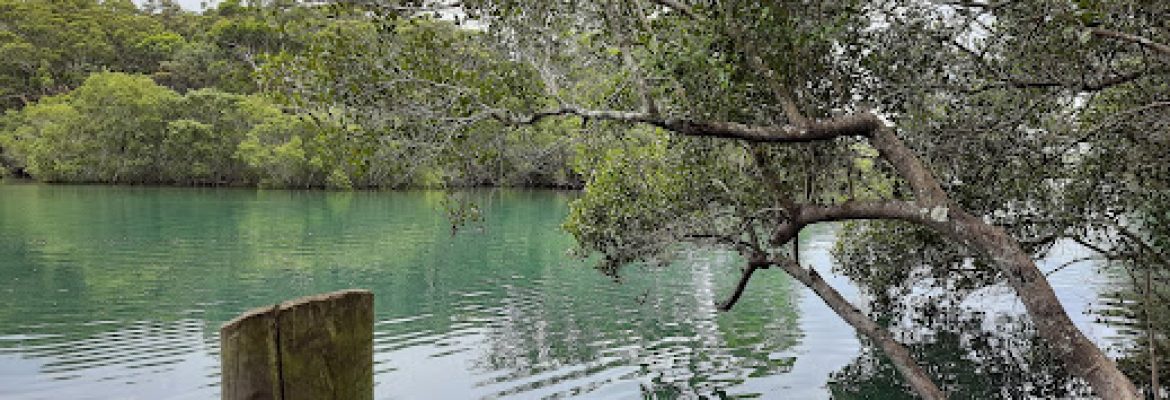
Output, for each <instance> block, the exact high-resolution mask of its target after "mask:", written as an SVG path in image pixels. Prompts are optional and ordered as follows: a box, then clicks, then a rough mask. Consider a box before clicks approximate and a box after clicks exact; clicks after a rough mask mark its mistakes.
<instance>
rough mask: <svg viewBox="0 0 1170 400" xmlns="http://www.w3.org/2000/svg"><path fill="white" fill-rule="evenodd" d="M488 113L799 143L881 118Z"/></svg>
mask: <svg viewBox="0 0 1170 400" xmlns="http://www.w3.org/2000/svg"><path fill="white" fill-rule="evenodd" d="M488 116H490V117H492V118H495V119H497V120H499V121H501V122H503V123H506V124H512V125H531V124H535V123H537V122H540V121H541V120H543V119H545V118H550V117H558V116H578V117H583V118H589V119H596V120H608V121H618V122H630V123H641V124H647V125H653V126H656V127H659V128H662V129H665V130H668V131H671V132H675V133H678V134H682V135H686V136H696V137H715V138H724V139H738V140H743V141H748V142H758V143H803V142H816V141H826V140H832V139H835V138H838V137H843V136H862V137H868V136H871V135H873V134H874V132H875V131H877V130H878V129H880V128H881V127H882V122H881V120H880V119H879V118H878V117H877V116H876V115H874V114H872V113H860V114H854V115H849V116H844V117H838V118H832V119H827V120H820V121H815V122H810V123H809V124H808V126H804V127H797V126H793V125H779V126H761V125H747V124H741V123H738V122H724V121H696V120H690V119H685V118H672V117H665V118H664V117H660V116H657V115H652V114H648V113H645V112H633V111H614V110H587V109H583V108H579V107H574V106H563V107H561V108H558V109H554V110H546V111H541V112H537V113H534V114H531V115H528V116H514V115H511V114H509V113H506V112H502V111H498V110H493V111H490V112H489V114H488Z"/></svg>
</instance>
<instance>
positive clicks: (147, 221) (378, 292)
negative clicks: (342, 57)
mask: <svg viewBox="0 0 1170 400" xmlns="http://www.w3.org/2000/svg"><path fill="white" fill-rule="evenodd" d="M573 196H574V194H572V193H559V192H536V191H494V192H483V193H481V194H479V195H478V201H479V204H480V207H481V208H482V209H483V211H484V216H485V221H484V222H483V223H482V224H480V225H476V226H473V227H472V228H470V229H468V230H465V231H464V232H461V233H460V234H458V235H456V236H452V235H451V231H450V227H449V226H448V225H447V221H446V219H445V218H444V217H443V216H442V214H441V213H440V212H439V211H438V210H440V209H441V207H442V204H441V201H442V196H441V195H440V194H439V193H433V192H382V193H329V192H289V191H255V190H223V189H170V188H133V187H105V186H46V185H33V184H0V304H2V305H3V306H2V307H0V398H3V399H212V398H218V396H219V388H218V380H219V376H218V373H219V372H218V369H219V365H218V357H219V356H218V337H217V333H218V328H219V326H220V325H221V324H222V323H223V322H225V321H227V320H229V319H231V318H232V317H234V316H235V315H237V314H238V313H240V312H242V311H245V310H247V309H250V308H253V307H258V306H263V305H268V304H272V303H275V302H279V301H282V300H285V299H289V298H294V297H298V296H302V295H309V294H315V293H320V292H327V291H332V290H338V289H344V288H367V289H370V290H372V291H373V292H374V294H375V298H376V300H375V310H376V314H377V316H376V322H375V327H374V329H375V353H376V354H375V374H376V376H375V381H376V382H377V387H376V397H377V398H378V399H448V398H449V399H464V398H546V397H562V396H573V395H577V396H582V397H586V398H622V399H625V398H638V397H642V396H643V395H645V394H653V395H659V397H675V395H683V397H692V395H701V396H707V397H723V396H724V395H748V396H753V395H754V396H763V397H766V398H798V399H805V398H828V397H829V390H828V389H827V384H828V383H829V382H830V380H831V374H832V373H833V372H835V371H837V370H839V369H841V368H842V367H843V366H845V365H847V364H849V363H850V362H852V361H853V360H854V359H855V358H856V357H857V355H858V354H859V347H860V345H859V343H858V340H857V338H856V336H855V335H854V334H853V332H852V331H851V330H850V329H849V327H848V326H847V325H845V324H844V323H843V322H841V321H840V320H839V319H838V318H837V317H836V316H835V315H833V314H832V312H831V311H829V310H828V308H827V307H825V306H824V305H823V304H822V303H821V302H820V300H819V299H817V298H816V297H814V296H812V295H810V294H809V293H807V292H806V291H805V290H804V289H802V288H800V287H799V286H796V285H794V284H793V283H792V282H791V281H789V280H788V279H787V277H786V276H784V275H782V273H781V272H780V271H776V270H767V271H765V272H766V273H763V274H758V276H757V277H756V278H755V279H753V281H752V283H751V287H750V288H749V289H748V292H747V295H746V296H745V298H744V299H743V300H742V301H741V302H740V304H739V305H737V307H736V310H735V311H733V312H731V313H717V312H716V311H715V310H714V307H713V304H714V303H715V302H716V300H719V299H722V297H723V296H724V295H725V294H726V293H728V290H729V289H730V287H731V286H732V285H733V284H734V280H735V278H736V277H737V276H736V273H735V270H734V269H735V268H736V265H738V263H737V261H736V259H735V258H734V257H733V256H732V255H731V254H728V253H722V252H713V251H699V250H695V251H691V252H688V253H686V254H684V255H683V256H682V257H681V258H680V260H679V261H678V262H675V263H674V264H672V265H670V266H669V267H664V268H646V267H633V268H628V269H626V270H625V271H624V273H623V277H622V279H621V280H620V281H616V282H615V281H614V280H613V279H610V278H607V277H605V276H603V275H602V274H600V273H598V272H596V271H595V270H593V269H591V268H589V264H588V263H587V262H585V261H580V260H574V259H572V258H569V257H566V254H565V253H566V251H567V250H568V249H570V248H571V246H572V239H571V238H570V237H568V236H567V235H566V234H564V233H562V232H561V231H560V230H559V228H558V226H559V224H560V223H561V221H562V220H563V218H564V215H565V214H566V212H567V204H568V201H570V200H571V199H572V198H573ZM832 240H833V231H832V229H831V228H817V229H813V230H811V231H810V232H808V235H807V236H806V237H803V238H802V248H803V249H806V251H805V252H804V254H803V257H805V258H804V260H803V261H804V262H805V263H807V264H811V265H814V266H815V267H816V268H818V269H819V270H821V271H822V273H824V274H828V273H829V269H830V268H831V266H832V265H831V263H832V260H831V258H830V257H829V255H828V251H829V249H830V247H831V245H832ZM1065 253H1068V254H1064V255H1060V253H1059V252H1058V258H1059V257H1065V258H1072V257H1073V254H1072V253H1076V251H1075V250H1072V251H1069V252H1065ZM1054 262H1057V263H1059V260H1057V261H1054ZM1068 271H1072V272H1061V274H1058V275H1055V276H1054V285H1055V286H1057V288H1058V291H1060V292H1061V295H1062V299H1063V300H1065V302H1066V305H1067V306H1068V307H1070V313H1072V314H1073V316H1074V318H1075V319H1077V320H1078V322H1079V323H1080V324H1081V325H1082V327H1083V328H1085V329H1086V330H1088V331H1089V333H1090V335H1091V336H1093V337H1095V338H1097V339H1098V340H1107V339H1108V338H1109V337H1110V336H1111V335H1112V334H1113V333H1112V331H1111V330H1110V329H1109V328H1108V327H1105V326H1103V325H1098V324H1094V323H1093V322H1092V318H1091V317H1089V316H1086V315H1085V312H1086V311H1087V310H1088V306H1089V304H1090V303H1092V301H1093V300H1094V299H1095V294H1096V292H1095V289H1094V287H1095V285H1097V283H1094V282H1098V281H1100V280H1101V279H1104V278H1100V277H1095V276H1093V274H1092V273H1091V272H1088V271H1089V269H1088V268H1081V269H1080V270H1076V268H1073V269H1069V270H1068ZM1078 271H1079V272H1078ZM1062 279H1063V281H1062ZM832 282H833V283H834V285H836V286H838V287H839V288H842V290H843V291H844V292H846V294H847V295H848V296H851V297H854V298H856V296H857V294H856V291H855V290H853V289H850V287H849V285H848V284H847V282H845V281H843V280H841V279H839V278H834V279H833V280H832ZM1062 282H1063V283H1062ZM1086 282H1088V283H1089V284H1087V285H1086ZM1003 297H1010V296H1001V295H998V294H996V293H994V291H992V292H989V293H987V294H986V296H985V300H987V299H990V300H987V301H985V302H984V303H987V304H993V305H996V307H1001V308H1006V309H1009V310H1010V309H1012V308H1013V307H1019V306H1018V304H1016V303H1014V302H1013V301H1011V300H1010V299H1008V300H1003V299H1002V298H1003ZM997 299H998V300H997Z"/></svg>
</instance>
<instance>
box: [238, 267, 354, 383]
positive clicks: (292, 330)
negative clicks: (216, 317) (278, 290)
mask: <svg viewBox="0 0 1170 400" xmlns="http://www.w3.org/2000/svg"><path fill="white" fill-rule="evenodd" d="M220 349H221V351H220V362H221V368H222V372H223V382H222V398H223V400H263V399H281V400H295V399H321V400H325V399H337V400H342V399H345V400H349V399H373V398H374V295H373V293H370V292H369V291H365V290H346V291H340V292H334V293H328V294H322V295H317V296H310V297H304V298H300V299H297V300H293V301H288V302H285V303H281V304H279V305H275V306H271V307H264V308H258V309H255V310H252V311H248V312H246V313H244V314H242V315H240V316H239V317H237V318H236V319H234V320H232V321H231V322H228V323H227V324H224V326H223V327H222V328H221V329H220Z"/></svg>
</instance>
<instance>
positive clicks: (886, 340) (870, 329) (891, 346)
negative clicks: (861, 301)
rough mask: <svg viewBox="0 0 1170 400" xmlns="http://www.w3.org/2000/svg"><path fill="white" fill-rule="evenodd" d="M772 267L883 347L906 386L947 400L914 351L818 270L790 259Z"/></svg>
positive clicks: (773, 262) (926, 397)
mask: <svg viewBox="0 0 1170 400" xmlns="http://www.w3.org/2000/svg"><path fill="white" fill-rule="evenodd" d="M772 264H773V265H778V266H780V267H781V268H783V269H784V272H787V273H788V275H790V276H792V278H793V279H796V280H797V281H799V282H800V283H802V284H804V285H805V286H807V287H808V288H809V289H812V291H813V293H816V295H817V296H818V297H820V298H821V300H824V301H825V304H827V305H828V306H829V308H831V309H832V310H833V312H835V313H837V315H839V316H840V317H841V319H844V320H845V322H847V323H849V325H850V326H852V327H853V329H855V330H857V332H858V333H860V334H862V335H865V337H867V338H869V339H870V340H872V341H873V342H874V343H875V344H877V345H878V346H879V347H881V349H882V351H883V352H884V353H885V354H886V356H888V357H889V358H890V360H891V361H892V362H893V363H894V367H895V368H897V370H898V372H900V373H901V374H902V377H903V378H905V379H906V383H907V384H909V385H910V387H911V388H913V389H914V392H915V393H917V394H918V396H920V397H922V398H923V399H945V398H946V394H945V393H943V391H942V390H940V389H939V388H938V386H937V385H935V384H934V382H933V381H932V380H931V379H930V375H927V373H926V371H925V370H923V369H922V367H919V366H918V364H917V363H916V362H915V361H914V356H913V355H911V354H910V350H909V349H907V348H906V346H903V345H902V344H901V343H898V341H896V340H894V338H893V335H891V334H890V331H889V330H887V329H885V328H883V327H882V326H881V325H878V324H877V323H876V322H874V321H873V319H870V318H869V316H867V315H866V314H865V313H863V312H861V310H859V309H857V307H854V306H853V304H852V303H850V302H849V300H847V299H845V296H842V295H841V293H840V292H838V291H837V290H836V289H834V288H833V287H832V286H831V285H829V283H828V282H825V280H824V279H823V278H821V276H820V274H818V273H817V272H816V270H813V269H811V268H809V269H806V268H804V267H801V266H800V264H799V263H797V262H796V261H795V260H792V259H790V258H781V259H778V260H774V261H772Z"/></svg>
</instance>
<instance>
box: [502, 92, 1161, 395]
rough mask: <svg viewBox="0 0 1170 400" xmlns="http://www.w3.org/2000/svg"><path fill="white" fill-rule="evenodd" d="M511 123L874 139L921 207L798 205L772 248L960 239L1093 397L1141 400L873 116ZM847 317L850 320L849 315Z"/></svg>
mask: <svg viewBox="0 0 1170 400" xmlns="http://www.w3.org/2000/svg"><path fill="white" fill-rule="evenodd" d="M493 115H494V116H495V117H496V118H497V119H500V120H501V121H504V122H509V123H518V124H531V123H535V122H537V121H539V120H540V119H543V118H547V117H552V116H559V115H577V116H581V117H589V118H597V119H608V120H615V121H625V122H631V123H643V124H649V125H653V126H657V127H660V128H662V129H666V130H668V131H672V132H675V133H678V134H681V135H685V136H697V137H718V138H725V139H735V140H743V141H746V142H751V143H797V142H815V141H827V140H833V139H836V138H837V137H842V136H859V137H864V138H867V139H869V143H870V144H871V145H872V146H873V147H874V148H875V149H877V150H878V152H879V154H880V156H881V158H882V159H884V160H886V162H888V163H890V165H891V166H893V167H894V170H895V171H897V173H898V175H899V176H900V177H902V179H904V180H905V181H906V183H907V184H909V186H910V187H911V189H912V190H913V192H914V197H915V200H914V201H899V200H894V201H881V202H855V201H848V202H845V203H842V204H837V205H833V206H809V205H804V206H796V210H795V211H796V212H794V213H793V214H794V215H792V216H790V217H789V218H788V220H787V221H785V222H783V223H782V224H781V225H780V227H778V228H777V230H776V232H775V233H774V235H773V240H772V242H771V244H772V245H776V246H779V245H783V244H785V243H787V242H788V241H789V240H792V238H793V235H794V232H798V231H799V230H800V228H802V227H804V226H807V225H809V224H812V223H817V222H826V221H839V220H848V219H897V220H904V221H909V222H913V223H917V224H920V225H924V226H928V227H930V228H932V229H934V230H935V231H937V232H940V233H942V234H944V235H946V236H948V237H949V238H951V239H952V240H955V241H958V242H960V243H963V244H964V245H966V246H968V247H970V248H972V249H974V250H976V251H978V252H979V253H981V254H983V255H984V256H986V257H988V258H989V259H991V260H992V261H993V264H994V265H995V266H996V267H997V268H998V269H999V271H1000V272H1001V273H1003V274H1004V275H1005V276H1006V277H1007V278H1008V283H1009V284H1010V285H1011V287H1012V289H1013V290H1014V291H1015V292H1016V296H1017V297H1019V298H1020V301H1021V302H1022V303H1023V304H1024V307H1025V309H1026V310H1027V311H1028V315H1029V317H1031V318H1032V321H1033V322H1034V323H1035V325H1036V330H1037V332H1038V333H1039V335H1040V337H1041V338H1043V339H1044V341H1045V342H1046V343H1047V344H1048V345H1049V347H1051V348H1052V349H1053V350H1054V351H1055V352H1056V354H1057V356H1058V357H1059V358H1060V360H1061V361H1063V362H1065V363H1067V364H1068V366H1069V368H1070V370H1071V371H1072V372H1073V373H1074V374H1076V375H1077V376H1079V377H1081V378H1083V379H1085V380H1086V381H1087V382H1088V383H1089V384H1090V385H1091V386H1092V387H1093V390H1094V391H1095V392H1096V393H1097V394H1098V395H1100V396H1101V397H1102V398H1105V399H1110V400H1112V399H1138V398H1140V395H1139V392H1138V390H1137V387H1136V386H1135V385H1134V384H1133V382H1131V381H1130V380H1129V378H1128V377H1126V376H1125V375H1124V374H1123V373H1122V372H1121V370H1120V369H1119V368H1118V367H1117V364H1116V363H1115V362H1113V360H1111V359H1110V358H1109V357H1107V356H1105V354H1104V353H1103V352H1102V351H1101V349H1100V348H1098V347H1097V345H1096V344H1094V343H1093V342H1092V341H1090V340H1089V339H1088V338H1087V337H1085V335H1084V334H1083V333H1082V332H1081V331H1080V330H1079V329H1077V327H1076V325H1075V324H1073V322H1072V319H1070V318H1069V316H1068V314H1067V313H1066V312H1065V310H1064V306H1063V305H1061V304H1060V301H1059V300H1058V299H1057V297H1056V293H1055V292H1054V291H1053V290H1052V286H1051V285H1049V284H1048V280H1047V279H1046V278H1045V276H1044V273H1043V272H1042V271H1041V270H1040V268H1039V267H1037V266H1036V263H1035V262H1034V261H1033V260H1032V259H1031V256H1030V255H1029V254H1028V253H1027V252H1025V251H1024V250H1023V248H1021V247H1020V244H1019V242H1017V241H1016V240H1015V239H1014V238H1012V237H1011V236H1010V235H1008V234H1007V232H1006V231H1004V230H1003V229H1002V228H999V227H996V226H993V225H990V224H988V223H986V222H984V221H983V220H982V219H981V218H979V217H976V216H972V215H970V214H968V213H967V212H965V211H963V210H962V209H960V208H959V207H958V206H957V205H956V204H953V203H952V202H951V201H950V200H949V199H948V196H947V195H946V192H944V191H943V190H942V188H941V186H940V185H939V184H938V182H937V180H936V179H935V178H934V175H933V174H932V173H931V172H930V170H929V169H928V168H926V167H925V165H923V164H922V162H921V160H919V158H918V156H917V154H916V153H915V152H914V151H913V150H912V149H910V148H909V147H907V146H906V145H905V143H903V142H902V141H901V139H899V138H898V137H897V135H896V134H895V133H894V130H893V129H892V128H889V127H886V126H885V125H884V123H883V122H882V121H881V119H880V118H878V117H877V116H876V115H874V114H873V113H870V112H864V113H859V114H855V115H850V116H846V117H838V118H833V119H830V120H825V121H814V122H809V123H808V125H807V126H795V125H782V126H752V125H744V124H739V123H734V122H708V121H692V120H685V119H678V118H661V117H659V116H656V115H655V116H652V115H647V114H645V113H638V112H620V111H594V110H584V109H580V108H575V107H562V108H560V109H557V110H552V111H546V112H542V113H537V114H533V115H532V116H530V117H528V118H523V119H518V118H514V117H511V116H508V115H504V114H499V113H496V114H493ZM843 317H844V315H843Z"/></svg>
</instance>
